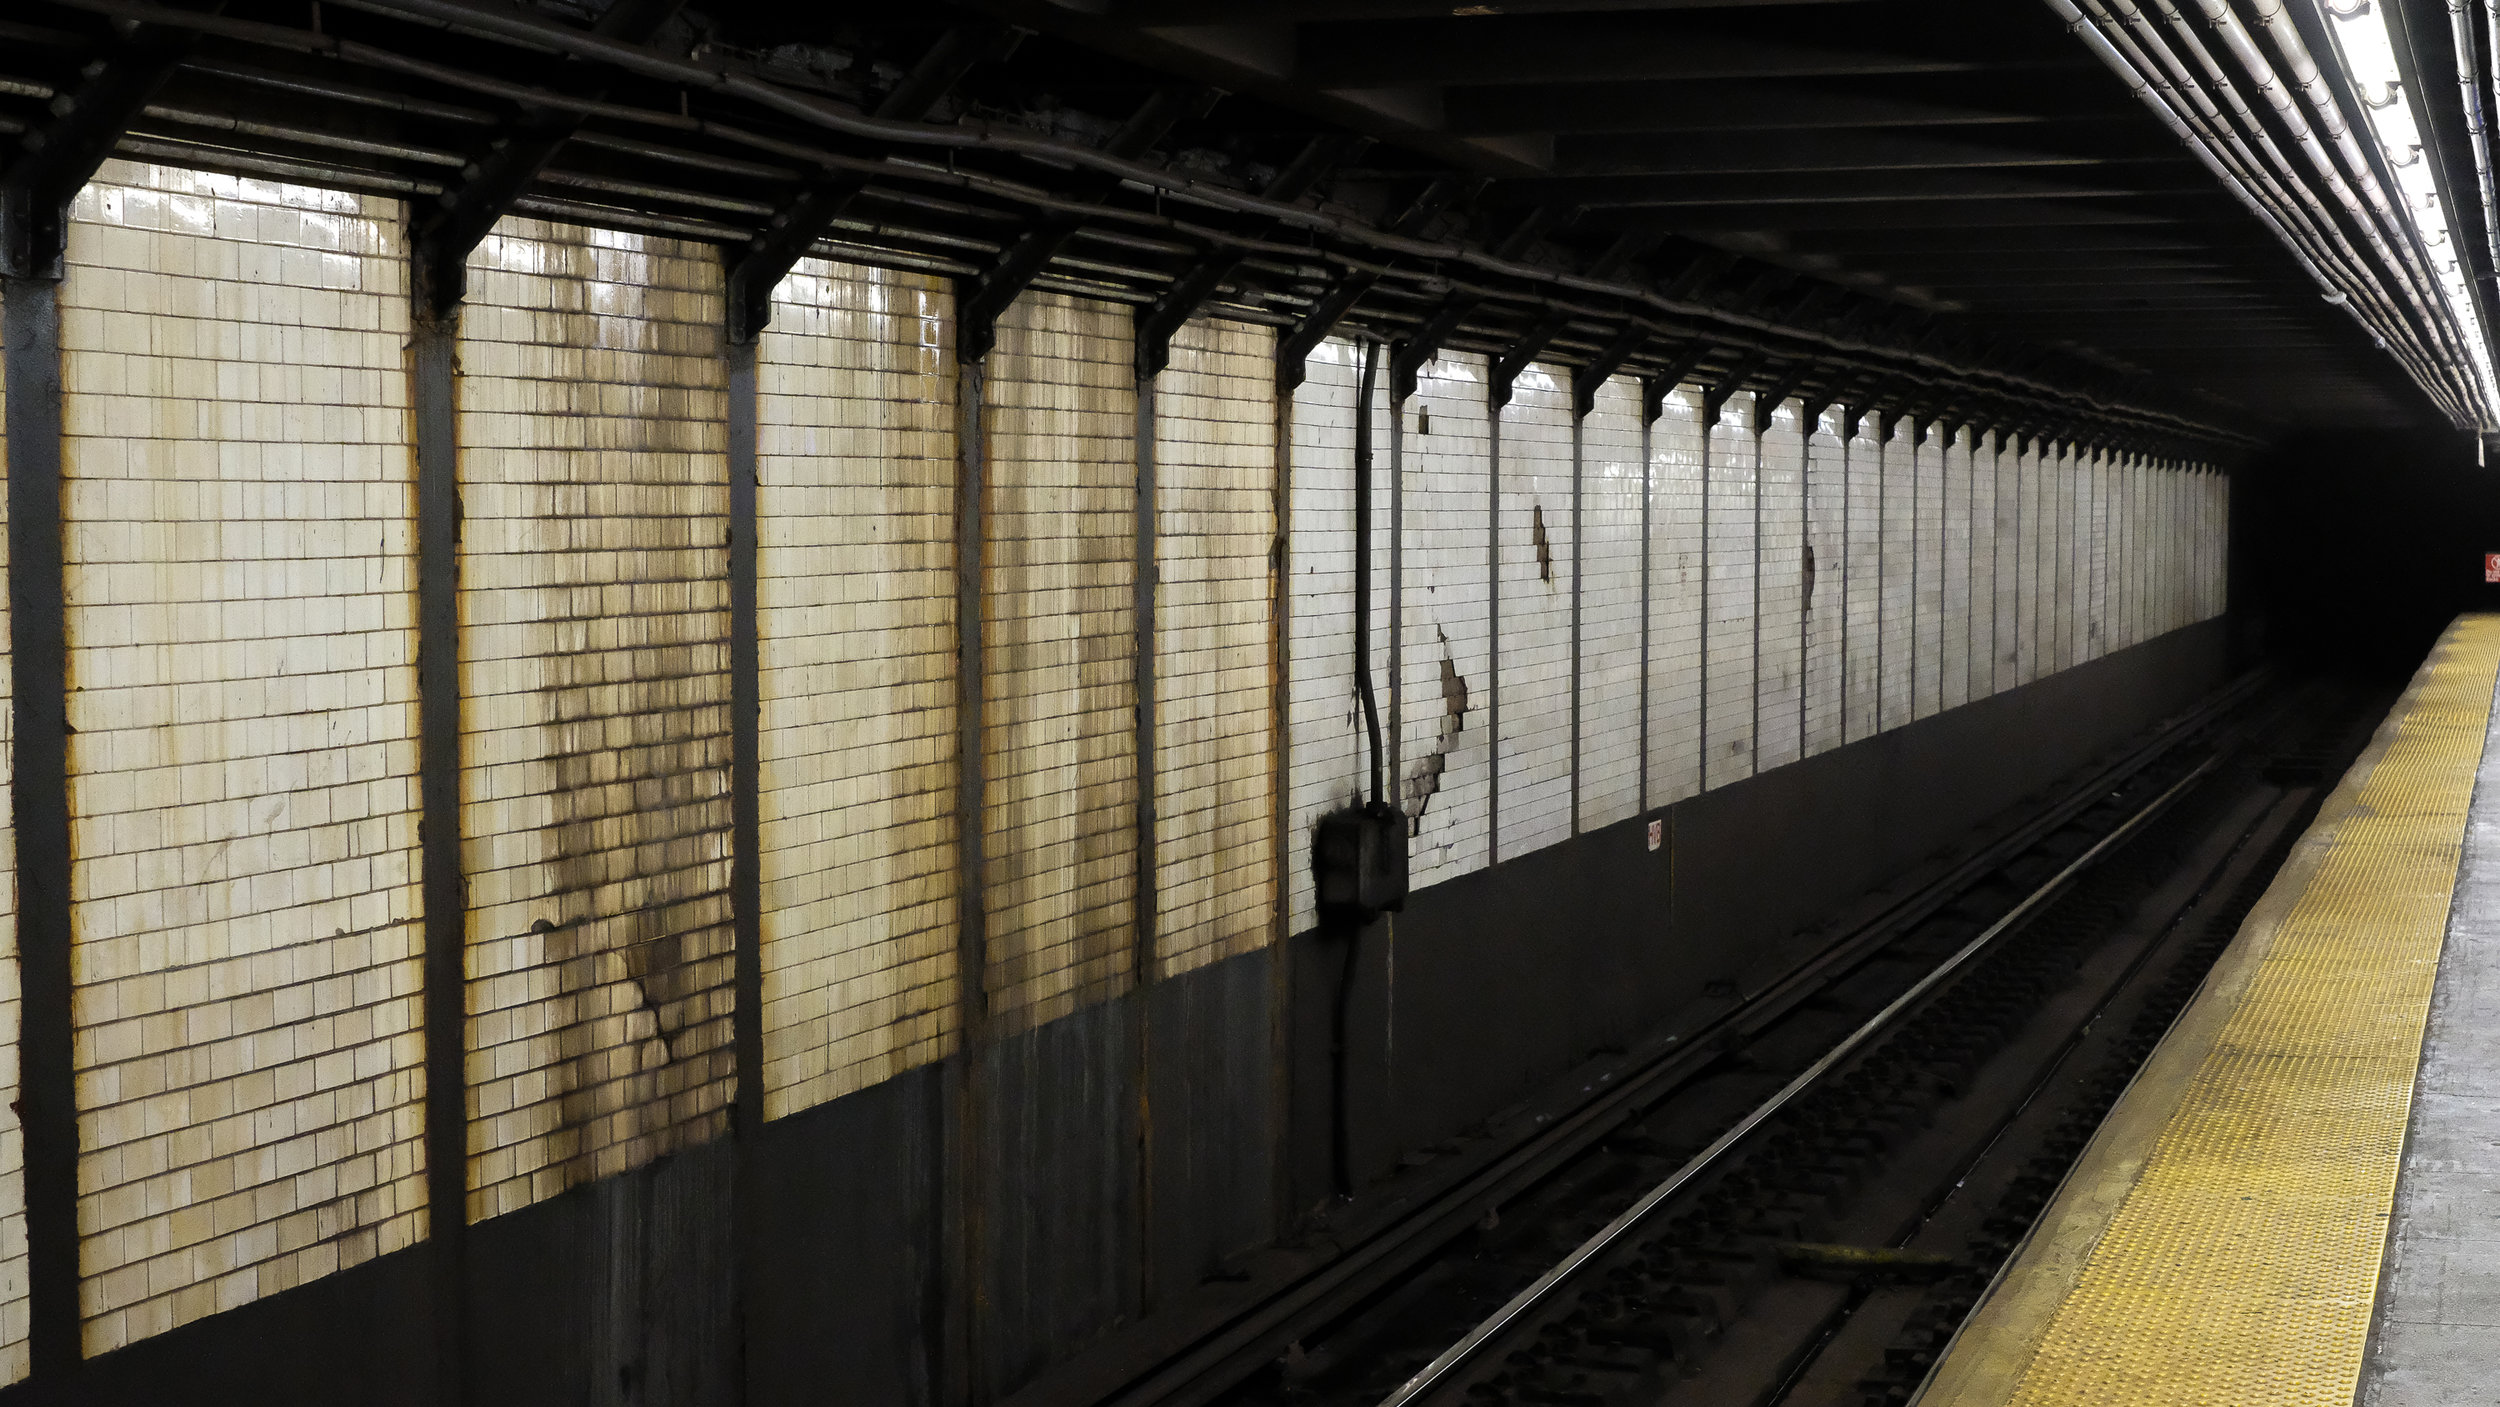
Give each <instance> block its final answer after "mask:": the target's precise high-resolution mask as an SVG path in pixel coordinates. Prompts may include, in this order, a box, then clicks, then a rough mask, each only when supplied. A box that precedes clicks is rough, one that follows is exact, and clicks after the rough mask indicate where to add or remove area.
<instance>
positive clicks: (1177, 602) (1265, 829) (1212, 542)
mask: <svg viewBox="0 0 2500 1407" xmlns="http://www.w3.org/2000/svg"><path fill="white" fill-rule="evenodd" d="M1275 397H1276V335H1275V333H1274V332H1272V331H1271V330H1269V329H1267V328H1263V327H1253V326H1250V325H1249V324H1247V323H1238V322H1205V321H1200V322H1192V323H1189V324H1187V325H1185V326H1184V327H1182V329H1181V330H1180V333H1179V335H1178V336H1176V337H1174V338H1173V339H1172V364H1171V366H1170V368H1169V369H1167V370H1166V371H1165V372H1164V373H1163V375H1162V377H1161V379H1160V380H1159V382H1158V383H1157V385H1156V388H1155V865H1156V867H1157V869H1158V870H1159V871H1160V873H1159V874H1158V875H1157V876H1156V880H1155V883H1156V890H1155V959H1156V962H1157V963H1158V964H1160V968H1161V975H1164V976H1170V975H1172V974H1175V973H1181V972H1186V971H1188V970H1190V969H1191V968H1195V967H1203V966H1205V965H1206V964H1208V963H1211V962H1216V961H1219V960H1221V959H1224V958H1228V957H1232V956H1234V955H1236V954H1239V953H1245V952H1248V951H1250V950H1251V949H1253V948H1256V947H1259V946H1261V945H1263V944H1265V943H1266V942H1267V940H1268V938H1269V936H1270V935H1271V934H1272V933H1273V932H1274V928H1275V923H1276V904H1277V895H1276V826H1275V820H1276V809H1275V808H1276V746H1277V741H1276V733H1275V729H1274V726H1273V723H1272V719H1273V716H1274V712H1275V702H1274V698H1273V688H1272V683H1271V680H1272V674H1271V669H1272V662H1273V653H1272V652H1273V649H1274V644H1275V635H1274V619H1275V607H1276V601H1275V596H1276V571H1275V567H1274V565H1273V561H1274V557H1273V552H1274V549H1275V546H1276V400H1275ZM1349 506H1350V505H1349Z"/></svg>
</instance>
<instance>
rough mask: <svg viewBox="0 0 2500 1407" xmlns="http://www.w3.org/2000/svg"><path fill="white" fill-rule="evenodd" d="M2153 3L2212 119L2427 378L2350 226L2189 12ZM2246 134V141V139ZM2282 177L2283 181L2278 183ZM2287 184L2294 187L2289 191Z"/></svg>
mask: <svg viewBox="0 0 2500 1407" xmlns="http://www.w3.org/2000/svg"><path fill="white" fill-rule="evenodd" d="M2110 3H2112V4H2114V5H2116V6H2117V7H2118V8H2120V9H2121V10H2122V11H2125V12H2128V13H2131V14H2134V15H2136V16H2137V17H2138V21H2139V23H2143V24H2145V25H2146V27H2147V30H2148V32H2147V34H2146V40H2147V43H2148V44H2154V45H2158V46H2159V47H2160V48H2162V49H2163V50H2164V51H2167V50H2168V48H2169V45H2167V44H2163V43H2161V42H2160V40H2159V38H2158V36H2156V35H2154V34H2152V33H2150V32H2149V21H2143V20H2142V19H2141V12H2140V11H2138V10H2137V9H2136V6H2135V3H2134V0H2110ZM2152 3H2153V6H2154V8H2155V9H2157V10H2158V11H2160V13H2161V16H2162V18H2163V19H2164V20H2165V21H2167V23H2168V25H2169V28H2170V31H2171V33H2172V36H2173V38H2174V40H2175V42H2176V43H2177V44H2178V45H2179V47H2180V48H2181V49H2183V50H2185V51H2186V52H2187V53H2188V54H2189V55H2190V56H2191V57H2193V58H2194V59H2195V61H2196V64H2197V67H2198V68H2200V69H2201V70H2202V71H2203V73H2204V83H2202V84H2198V83H2196V82H2195V81H2194V80H2193V78H2186V77H2184V76H2183V81H2185V82H2186V83H2187V85H2188V87H2189V89H2190V90H2191V91H2193V92H2196V93H2197V94H2199V95H2200V96H2203V95H2204V94H2206V93H2207V91H2208V89H2210V92H2211V94H2212V95H2213V96H2211V97H2204V99H2203V100H2204V101H2205V103H2206V104H2207V105H2208V108H2209V111H2210V119H2211V121H2212V122H2213V123H2214V124H2215V125H2216V126H2218V127H2220V128H2221V129H2222V130H2223V131H2225V132H2227V133H2229V134H2230V140H2231V141H2232V143H2233V144H2234V146H2235V147H2236V148H2237V149H2238V150H2239V151H2240V152H2242V153H2243V154H2244V155H2245V157H2246V159H2247V160H2248V161H2249V162H2250V163H2251V164H2252V165H2256V166H2257V167H2258V169H2259V170H2260V171H2261V172H2263V171H2265V170H2266V168H2267V167H2268V166H2270V167H2271V168H2272V172H2273V173H2274V174H2272V175H2268V176H2266V177H2265V181H2266V185H2267V188H2268V189H2269V190H2271V191H2273V192H2275V193H2276V196H2277V198H2278V199H2279V200H2284V201H2290V202H2293V204H2294V208H2297V209H2302V210H2306V211H2307V212H2308V216H2309V218H2308V220H2306V221H2304V222H2303V223H2304V224H2306V225H2308V226H2309V227H2310V228H2311V231H2312V234H2313V237H2314V238H2315V239H2317V240H2318V241H2319V242H2320V243H2322V244H2325V245H2328V246H2331V247H2332V248H2334V249H2335V250H2337V251H2339V253H2338V263H2339V264H2345V263H2346V261H2348V264H2347V268H2348V272H2349V273H2350V276H2351V279H2352V284H2351V286H2350V287H2349V288H2347V290H2346V291H2347V292H2348V293H2349V292H2353V291H2357V290H2360V289H2363V288H2366V289H2368V290H2369V292H2370V293H2371V294H2372V296H2373V302H2374V304H2376V305H2377V307H2378V310H2379V315H2380V317H2381V318H2382V319H2383V321H2382V322H2380V323H2378V324H2376V325H2372V324H2371V323H2370V320H2369V319H2367V318H2363V322H2364V325H2365V326H2371V330H2372V331H2373V333H2374V334H2375V335H2376V336H2378V337H2380V338H2381V339H2385V338H2387V337H2389V336H2396V337H2398V338H2399V339H2400V340H2402V341H2404V342H2405V343H2407V344H2409V345H2411V346H2412V347H2413V348H2414V349H2415V353H2416V354H2417V355H2418V356H2420V357H2422V358H2423V359H2424V363H2425V366H2423V367H2408V369H2409V370H2411V371H2413V372H2414V373H2415V376H2416V379H2417V380H2418V379H2421V378H2422V377H2423V376H2425V375H2426V374H2427V373H2426V371H2425V367H2426V366H2427V364H2428V361H2429V358H2430V349H2429V348H2428V347H2426V346H2423V345H2421V343H2420V341H2419V332H2420V329H2417V328H2415V327H2413V326H2412V325H2411V324H2410V323H2409V322H2408V321H2407V320H2406V318H2405V315H2404V312H2403V310H2402V309H2401V308H2400V307H2398V306H2397V304H2396V302H2395V295H2394V294H2393V293H2391V292H2390V291H2389V290H2388V289H2387V288H2386V286H2385V285H2384V284H2383V283H2382V282H2381V281H2380V279H2379V278H2378V277H2377V276H2376V275H2375V274H2374V273H2372V272H2371V269H2370V265H2369V263H2368V261H2367V260H2365V259H2364V258H2363V257H2362V255H2361V251H2360V250H2358V249H2356V248H2354V247H2353V244H2352V240H2351V238H2350V237H2349V236H2348V235H2347V234H2346V233H2345V231H2344V227H2343V226H2342V224H2341V223H2339V222H2338V221H2337V220H2336V218H2335V216H2334V215H2333V213H2332V212H2330V211H2329V210H2328V209H2327V207H2326V203H2325V201H2323V200H2321V199H2320V198H2319V196H2318V193H2317V190H2316V189H2315V188H2314V187H2313V186H2312V185H2310V183H2308V182H2307V181H2304V180H2302V179H2301V178H2300V173H2299V170H2298V168H2296V167H2295V166H2294V165H2293V163H2292V160H2291V158H2290V157H2289V156H2287V155H2285V154H2284V152H2283V148H2282V147H2281V145H2280V144H2278V143H2277V142H2276V141H2275V140H2274V134H2273V133H2272V132H2270V131H2269V130H2267V128H2266V125H2265V124H2264V123H2263V122H2261V121H2259V120H2258V117H2257V114H2256V112H2255V110H2254V109H2252V108H2250V107H2249V105H2248V102H2247V99H2246V98H2245V97H2243V96H2242V95H2241V93H2240V90H2239V85H2237V84H2235V83H2233V82H2232V81H2231V76H2230V74H2229V73H2228V72H2226V71H2225V70H2224V69H2223V67H2222V64H2221V61H2220V60H2218V59H2216V58H2215V57H2214V54H2213V50H2212V49H2211V48H2210V47H2208V46H2207V45H2206V43H2205V41H2204V39H2203V37H2202V36H2201V35H2199V34H2198V33H2197V31H2196V29H2195V28H2194V27H2193V26H2192V25H2190V24H2189V23H2188V19H2187V16H2186V14H2185V13H2183V12H2182V11H2181V10H2180V9H2179V7H2178V5H2177V4H2176V3H2174V0H2152ZM2215 98H2219V99H2220V101H2221V102H2222V103H2225V104H2228V105H2229V109H2230V113H2229V118H2228V119H2226V118H2225V117H2224V116H2223V113H2222V111H2221V109H2220V108H2219V107H2218V106H2214V99H2215ZM2243 133H2244V134H2245V140H2243V137H2242V134H2243ZM2249 141H2253V142H2254V143H2255V144H2256V148H2255V151H2251V150H2250V148H2249V147H2248V145H2247V142H2249ZM2259 151H2261V152H2263V153H2264V154H2265V157H2266V161H2265V162H2263V163H2259V162H2258V160H2257V156H2256V152H2259ZM2278 176H2279V177H2280V180H2279V181H2278V180H2277V179H2276V178H2277V177H2278ZM2282 182H2288V183H2289V186H2288V189H2287V188H2286V187H2285V186H2284V185H2283V184H2282ZM2354 315H2355V316H2356V317H2359V316H2361V314H2360V312H2359V310H2355V314H2354ZM2400 359H2401V355H2400Z"/></svg>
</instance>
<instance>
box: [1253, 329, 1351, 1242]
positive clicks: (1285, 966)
mask: <svg viewBox="0 0 2500 1407" xmlns="http://www.w3.org/2000/svg"><path fill="white" fill-rule="evenodd" d="M1279 340H1280V341H1281V340H1282V339H1279ZM1295 370H1296V371H1297V373H1298V372H1299V371H1300V368H1298V367H1297V368H1295ZM1369 410H1370V408H1369V407H1362V408H1360V409H1359V410H1358V413H1363V414H1368V413H1369ZM1275 414H1276V434H1275V437H1274V446H1275V455H1276V464H1275V471H1274V473H1275V477H1274V479H1273V480H1272V483H1273V484H1274V488H1273V492H1274V494H1275V500H1274V502H1275V514H1276V541H1275V545H1274V548H1273V551H1272V552H1271V553H1270V555H1269V557H1268V560H1269V561H1270V562H1272V563H1274V569H1273V570H1271V571H1270V572H1269V573H1268V575H1267V590H1268V619H1270V620H1272V621H1274V622H1276V626H1275V628H1274V629H1272V630H1270V631H1269V632H1268V633H1267V677H1268V696H1267V698H1268V702H1267V719H1268V750H1267V755H1268V760H1269V765H1268V787H1269V792H1268V809H1267V814H1268V823H1269V825H1270V826H1271V827H1272V828H1273V829H1272V832H1271V834H1272V839H1271V840H1270V842H1269V843H1270V844H1271V845H1273V846H1274V847H1275V850H1274V853H1275V856H1276V903H1275V905H1274V906H1273V907H1272V908H1271V909H1270V911H1269V913H1270V917H1269V920H1268V923H1269V927H1268V949H1267V952H1268V960H1267V1051H1268V1070H1267V1100H1268V1105H1267V1107H1268V1120H1269V1123H1268V1127H1270V1128H1273V1129H1290V1128H1291V1127H1293V1124H1292V1118H1293V1112H1292V1111H1293V1005H1292V1002H1293V944H1292V943H1291V941H1290V940H1291V939H1292V937H1293V924H1294V905H1293V898H1292V896H1293V890H1292V885H1291V882H1290V881H1289V880H1288V879H1287V876H1288V875H1290V874H1292V873H1293V869H1294V867H1296V866H1299V865H1302V864H1303V863H1305V861H1304V860H1303V857H1302V856H1301V855H1300V854H1299V853H1297V851H1296V849H1295V847H1294V844H1293V815H1292V804H1293V726H1292V720H1293V713H1292V709H1293V580H1292V578H1293V560H1294V559H1293V552H1294V547H1293V533H1294V517H1293V394H1292V393H1291V392H1289V391H1284V390H1279V391H1278V392H1277V393H1276V397H1275ZM1365 663H1366V664H1367V665H1368V663H1369V661H1365ZM1268 1187H1269V1196H1270V1197H1271V1198H1272V1199H1273V1200H1272V1201H1270V1203H1269V1205H1270V1206H1273V1207H1275V1208H1277V1209H1278V1217H1277V1220H1278V1225H1280V1226H1281V1225H1282V1224H1283V1222H1284V1220H1285V1214H1284V1211H1283V1209H1284V1208H1288V1207H1291V1206H1292V1205H1293V1160H1292V1159H1291V1158H1285V1157H1276V1158H1270V1159H1268Z"/></svg>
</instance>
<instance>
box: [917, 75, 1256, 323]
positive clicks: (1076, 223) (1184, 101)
mask: <svg viewBox="0 0 2500 1407" xmlns="http://www.w3.org/2000/svg"><path fill="white" fill-rule="evenodd" d="M1220 96H1221V95H1220V94H1218V93H1217V92H1215V91H1214V90H1213V89H1209V88H1196V87H1187V86H1182V85H1167V86H1164V87H1161V88H1157V89H1156V90H1155V91H1154V93H1153V94H1152V95H1151V96H1149V97H1148V98H1147V99H1146V101H1145V102H1144V103H1143V104H1141V105H1140V106H1139V107H1138V109H1137V111H1136V112H1135V113H1134V114H1132V115H1131V116H1130V117H1129V119H1128V121H1126V122H1124V123H1122V124H1121V125H1120V130H1119V131H1118V132H1116V133H1114V134H1112V137H1111V140H1110V141H1109V142H1108V143H1106V144H1105V146H1104V150H1105V151H1106V152H1107V153H1108V154H1110V155H1112V156H1116V157H1122V158H1135V157H1140V156H1143V155H1145V154H1146V153H1147V152H1148V151H1150V150H1152V149H1153V148H1154V144H1155V143H1157V142H1159V141H1162V140H1163V137H1164V134H1165V133H1168V132H1170V131H1171V130H1172V127H1173V125H1174V124H1175V123H1178V122H1179V121H1181V119H1183V118H1185V117H1191V116H1196V115H1200V114H1203V113H1204V112H1205V111H1206V110H1207V109H1208V108H1209V107H1211V106H1213V104H1214V102H1215V100H1216V99H1217V98H1218V97H1220ZM1084 184H1086V185H1087V186H1089V187H1090V189H1089V190H1088V191H1087V192H1086V194H1087V195H1088V196H1091V197H1095V198H1099V197H1100V196H1102V195H1105V194H1108V193H1109V191H1110V189H1111V188H1112V187H1113V186H1114V185H1116V184H1117V183H1116V182H1115V181H1110V180H1105V179H1102V178H1101V177H1099V176H1098V175H1097V176H1091V177H1089V178H1088V179H1086V181H1085V182H1084ZM1084 223H1085V221H1084V218H1083V217H1082V216H1077V215H1052V216H1049V217H1047V218H1045V219H1043V220H1041V221H1039V222H1038V223H1036V224H1035V225H1033V226H1032V227H1031V228H1030V229H1027V230H1026V231H1025V232H1024V233H1023V234H1021V235H1019V236H1017V238H1016V240H1015V242H1014V243H1012V244H1010V245H1008V246H1007V249H1006V252H1005V253H1002V254H1000V255H999V256H998V259H997V262H995V263H993V264H991V265H990V266H989V268H987V269H985V270H983V271H982V272H981V274H980V276H979V277H977V278H975V279H973V280H971V283H970V287H968V288H967V289H966V290H965V291H964V293H963V294H962V295H961V296H960V297H959V298H958V299H957V305H956V313H955V338H956V347H955V354H956V356H957V357H958V358H960V359H962V360H964V361H979V360H981V359H982V358H983V357H986V356H988V355H989V354H990V349H991V348H992V347H994V346H996V345H997V344H998V320H999V318H1001V317H1002V316H1004V315H1005V314H1006V312H1007V308H1008V306H1009V305H1010V304H1012V303H1014V302H1015V301H1016V298H1017V297H1018V296H1019V295H1020V294H1022V293H1023V292H1024V290H1025V289H1026V288H1028V287H1030V286H1031V285H1032V283H1033V280H1034V279H1036V278H1038V277H1040V276H1041V273H1042V271H1043V270H1044V269H1047V268H1049V267H1050V261H1051V259H1052V258H1053V257H1054V256H1055V255H1057V254H1058V253H1059V250H1060V248H1061V247H1062V246H1064V245H1065V244H1066V243H1067V242H1068V240H1069V238H1070V237H1071V236H1073V235H1074V234H1075V233H1076V232H1077V231H1078V230H1079V229H1081V228H1083V226H1084Z"/></svg>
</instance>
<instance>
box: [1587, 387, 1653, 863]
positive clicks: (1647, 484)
mask: <svg viewBox="0 0 2500 1407" xmlns="http://www.w3.org/2000/svg"><path fill="white" fill-rule="evenodd" d="M1640 402H1641V407H1642V411H1643V414H1642V415H1641V781H1640V788H1641V789H1640V809H1641V814H1643V815H1647V814H1648V813H1649V749H1650V737H1649V637H1650V634H1651V625H1650V622H1651V621H1653V620H1655V619H1656V617H1655V616H1654V615H1653V614H1652V608H1653V599H1652V597H1651V595H1650V584H1649V583H1650V578H1651V577H1652V576H1654V575H1655V573H1654V572H1652V571H1651V570H1650V553H1651V552H1652V550H1653V545H1654V544H1655V543H1656V542H1657V537H1656V534H1655V529H1654V525H1653V520H1652V518H1651V512H1652V510H1651V508H1650V500H1651V499H1652V498H1653V497H1654V496H1655V495H1656V494H1657V492H1658V470H1657V466H1656V465H1654V464H1652V463H1651V462H1650V440H1649V436H1650V428H1651V427H1652V426H1653V425H1655V424H1656V423H1657V422H1656V421H1653V420H1651V419H1650V418H1649V415H1648V414H1647V410H1648V406H1649V397H1647V396H1646V395H1644V396H1642V397H1641V398H1640ZM1578 423H1579V422H1577V421H1574V422H1573V426H1574V428H1573V430H1572V432H1571V433H1572V434H1573V436H1575V438H1574V440H1573V441H1572V443H1574V444H1577V443H1579V441H1578V440H1577V438H1576V436H1578V434H1579V433H1580V432H1579V430H1578V428H1577V426H1578ZM1573 751H1575V752H1577V751H1578V749H1576V748H1575V749H1574V750H1573Z"/></svg>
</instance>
